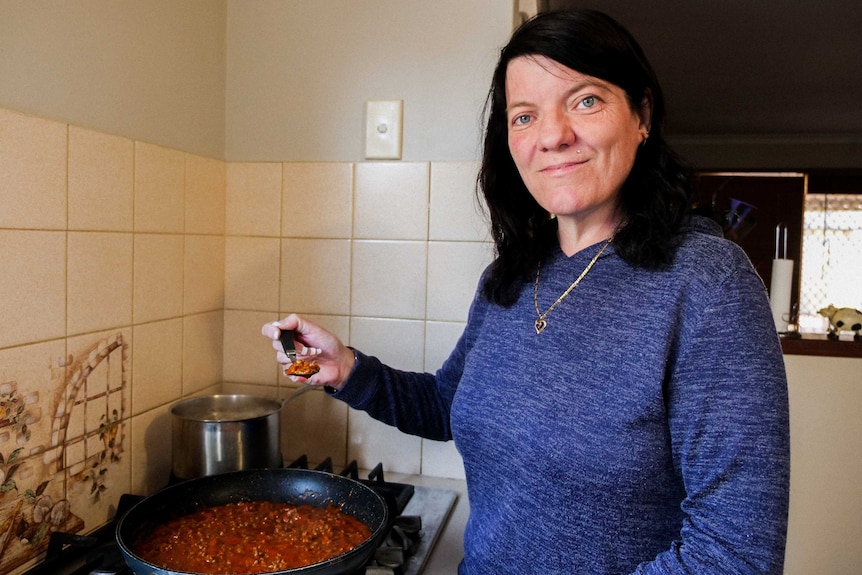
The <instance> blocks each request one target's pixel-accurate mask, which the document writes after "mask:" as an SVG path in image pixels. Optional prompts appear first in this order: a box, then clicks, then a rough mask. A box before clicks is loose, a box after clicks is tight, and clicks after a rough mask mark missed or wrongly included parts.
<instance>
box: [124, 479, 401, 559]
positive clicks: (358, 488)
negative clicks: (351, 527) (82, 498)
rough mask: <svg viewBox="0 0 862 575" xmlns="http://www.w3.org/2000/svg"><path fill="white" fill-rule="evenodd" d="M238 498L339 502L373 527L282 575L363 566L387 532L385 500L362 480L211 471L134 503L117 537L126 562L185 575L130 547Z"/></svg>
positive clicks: (287, 501)
mask: <svg viewBox="0 0 862 575" xmlns="http://www.w3.org/2000/svg"><path fill="white" fill-rule="evenodd" d="M238 501H272V502H276V503H290V504H293V505H301V504H311V505H315V506H318V507H325V506H327V505H330V504H332V505H338V506H340V507H341V510H342V511H344V512H345V513H348V514H349V515H353V516H354V517H356V518H357V519H359V520H360V521H362V522H363V523H365V524H366V525H367V526H368V527H369V528H370V529H371V537H369V538H368V539H367V540H365V541H364V542H363V543H361V544H360V545H359V546H357V547H355V548H353V549H351V550H350V551H348V552H347V553H343V554H341V555H339V556H337V557H334V558H332V559H329V560H327V561H323V562H320V563H315V564H313V565H308V566H306V567H299V568H296V569H287V570H284V571H275V572H272V573H277V574H278V575H286V574H293V573H296V574H302V575H306V574H308V575H311V574H314V575H336V574H342V573H353V572H354V571H356V570H358V569H359V568H360V567H362V566H363V565H365V564H366V563H367V562H368V560H369V559H370V558H371V556H372V555H373V553H374V551H375V549H376V548H377V546H378V544H379V541H380V538H381V537H383V536H384V534H385V530H386V526H387V523H388V520H389V512H388V509H387V507H386V503H385V502H384V500H383V498H382V497H381V496H380V495H378V494H377V493H375V492H374V490H373V489H371V488H370V487H368V486H366V485H363V484H362V483H360V482H358V481H355V480H353V479H350V478H348V477H342V476H340V475H333V474H332V473H328V472H325V471H315V470H309V469H248V470H243V471H234V472H230V473H222V474H219V475H208V476H204V477H199V478H196V479H190V480H188V481H184V482H182V483H177V484H175V485H171V486H169V487H167V488H165V489H163V490H161V491H159V492H157V493H155V494H154V495H151V496H149V497H147V498H145V499H143V500H142V501H140V502H138V503H137V504H135V505H134V506H133V507H132V508H130V509H129V511H128V512H127V513H126V514H125V515H124V516H123V517H122V518H121V519H120V521H119V522H118V523H117V530H116V538H117V543H118V544H119V547H120V552H121V553H122V555H123V558H124V559H125V561H126V564H127V565H128V566H129V567H130V568H131V569H132V571H133V572H134V573H135V575H187V572H185V571H171V570H169V569H165V568H163V567H159V566H158V565H154V564H152V563H149V562H147V561H144V560H143V559H141V558H140V557H138V556H137V555H135V553H134V551H133V550H132V545H134V542H135V541H136V540H137V538H138V537H142V536H145V535H146V534H147V533H149V532H150V531H151V530H152V529H153V528H155V527H156V526H158V525H160V524H162V523H165V522H167V521H170V520H171V519H174V518H176V517H179V516H181V515H186V514H188V513H192V512H193V511H195V510H197V509H199V508H201V507H212V506H216V505H224V504H227V503H235V502H238Z"/></svg>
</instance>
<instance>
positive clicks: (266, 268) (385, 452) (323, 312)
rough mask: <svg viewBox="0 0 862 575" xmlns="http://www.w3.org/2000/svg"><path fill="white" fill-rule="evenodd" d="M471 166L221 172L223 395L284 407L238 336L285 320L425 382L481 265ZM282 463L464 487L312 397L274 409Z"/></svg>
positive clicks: (403, 440)
mask: <svg viewBox="0 0 862 575" xmlns="http://www.w3.org/2000/svg"><path fill="white" fill-rule="evenodd" d="M476 167H477V166H476V164H475V163H472V162H464V163H447V162H430V163H429V162H368V163H357V164H349V163H284V164H279V163H243V164H233V163H231V164H228V166H227V182H228V183H227V200H226V204H227V223H226V236H227V238H226V245H225V269H226V274H225V278H226V279H225V346H224V379H225V381H226V383H225V389H226V390H230V391H237V392H251V393H256V394H268V395H274V394H275V393H280V395H281V397H285V396H286V395H287V393H289V392H290V388H289V387H288V388H287V389H280V390H279V389H277V387H278V386H282V387H287V386H288V384H290V382H289V381H288V380H285V379H284V378H283V376H281V374H280V373H279V371H278V368H277V365H276V364H275V363H274V359H273V352H272V349H271V348H270V347H269V346H260V345H259V342H257V341H255V340H254V338H253V337H252V338H250V337H249V334H257V333H259V331H260V326H261V325H263V324H264V323H266V322H268V321H273V320H275V319H279V318H281V317H283V316H285V315H286V314H288V313H290V312H296V313H300V314H303V315H306V316H308V317H309V318H310V319H313V320H315V321H318V322H319V323H321V324H322V325H324V326H325V327H327V328H329V329H330V330H332V331H333V332H334V333H336V334H337V335H339V336H340V337H341V338H342V339H343V340H344V341H345V342H347V343H349V344H351V345H353V346H356V347H358V348H359V349H362V350H363V351H364V352H366V353H370V354H372V355H376V356H378V357H380V358H381V359H382V360H383V361H385V362H387V363H389V364H391V365H394V366H396V367H399V368H402V369H409V370H415V371H433V370H435V369H437V368H438V367H439V366H440V365H441V364H442V362H443V360H444V359H445V358H446V356H447V355H448V353H449V351H450V350H451V348H452V346H453V345H454V343H455V341H456V340H457V338H458V336H459V335H460V334H461V330H462V329H463V323H464V321H465V319H466V316H467V311H468V308H469V305H470V301H471V300H472V297H473V293H474V291H475V287H476V282H477V281H478V278H479V274H480V273H481V271H482V270H483V269H484V267H485V266H486V265H487V263H488V262H489V261H490V259H491V253H492V246H491V244H490V243H489V241H488V240H487V238H486V235H485V231H484V229H485V226H484V224H483V219H482V218H483V216H482V215H481V210H480V209H479V204H478V200H477V199H476V195H475V191H474V190H475V173H476ZM282 424H283V451H284V453H285V456H286V457H288V458H292V457H296V456H298V455H300V454H307V455H308V457H309V458H310V459H311V460H312V461H320V460H322V459H323V458H324V457H332V458H333V460H334V461H335V462H336V463H339V462H345V461H348V460H350V459H356V460H357V461H358V463H359V465H360V466H362V467H370V466H373V465H374V464H375V463H376V462H378V461H382V462H383V463H384V467H385V468H386V469H392V470H394V471H401V472H407V473H420V472H421V473H424V474H428V475H438V476H446V477H462V476H463V469H462V467H461V462H460V458H459V457H458V454H457V452H456V451H455V449H454V447H453V446H452V444H451V443H439V442H432V441H423V440H420V439H419V438H416V437H412V436H407V435H404V434H401V433H399V432H397V431H395V430H393V429H392V428H389V427H387V426H385V425H383V424H381V423H379V422H376V421H374V420H372V419H371V418H370V417H368V416H366V415H365V414H363V413H358V412H354V411H351V410H348V409H347V408H346V407H345V406H344V405H342V404H340V403H339V402H337V401H334V400H332V399H330V398H327V397H325V396H323V395H322V394H310V395H309V394H306V395H303V396H301V398H299V399H297V400H296V401H295V402H292V403H289V404H287V406H286V407H285V408H284V417H283V419H282Z"/></svg>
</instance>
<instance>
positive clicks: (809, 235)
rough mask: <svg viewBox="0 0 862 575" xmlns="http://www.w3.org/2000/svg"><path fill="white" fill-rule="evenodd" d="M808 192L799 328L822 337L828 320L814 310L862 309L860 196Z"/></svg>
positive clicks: (803, 242) (804, 228)
mask: <svg viewBox="0 0 862 575" xmlns="http://www.w3.org/2000/svg"><path fill="white" fill-rule="evenodd" d="M812 183H813V182H812ZM860 191H862V190H860ZM810 192H811V190H809V194H808V195H807V196H806V198H805V215H804V226H803V234H802V264H801V266H800V267H801V270H800V271H801V281H800V294H799V330H800V331H801V332H803V333H805V332H808V333H823V332H825V331H827V329H828V327H829V322H828V320H827V319H826V318H825V317H823V316H821V315H820V314H818V313H817V312H818V310H820V309H822V308H824V307H826V306H828V305H830V304H832V305H834V306H835V307H852V308H856V309H862V285H860V273H859V269H860V266H862V256H860V254H862V195H859V194H848V193H810Z"/></svg>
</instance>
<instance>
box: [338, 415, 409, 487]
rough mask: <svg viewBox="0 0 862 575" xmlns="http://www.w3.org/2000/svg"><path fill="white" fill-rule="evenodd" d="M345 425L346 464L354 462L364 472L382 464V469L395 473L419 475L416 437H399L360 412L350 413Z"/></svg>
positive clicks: (389, 428)
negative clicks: (350, 461) (353, 460)
mask: <svg viewBox="0 0 862 575" xmlns="http://www.w3.org/2000/svg"><path fill="white" fill-rule="evenodd" d="M348 422H349V425H348V428H347V438H348V446H347V458H348V460H352V459H355V460H356V463H357V464H359V467H360V468H363V469H371V468H373V467H374V466H375V465H377V463H383V469H385V470H387V471H391V472H394V473H419V472H420V471H421V469H422V440H421V439H420V438H419V437H417V436H415V435H407V434H406V433H401V432H400V431H398V430H397V429H395V428H394V427H390V426H389V425H386V424H384V423H381V422H379V421H377V420H376V419H372V418H371V417H370V416H369V415H368V414H366V413H365V412H362V411H356V410H350V416H349V419H348Z"/></svg>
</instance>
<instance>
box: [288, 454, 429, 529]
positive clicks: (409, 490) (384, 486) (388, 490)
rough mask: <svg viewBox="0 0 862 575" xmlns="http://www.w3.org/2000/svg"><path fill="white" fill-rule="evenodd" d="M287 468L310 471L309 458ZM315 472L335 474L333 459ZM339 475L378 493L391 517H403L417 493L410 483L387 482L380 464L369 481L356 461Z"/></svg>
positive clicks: (324, 462)
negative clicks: (405, 509)
mask: <svg viewBox="0 0 862 575" xmlns="http://www.w3.org/2000/svg"><path fill="white" fill-rule="evenodd" d="M286 467H287V468H289V469H290V468H292V469H309V463H308V457H307V456H306V455H304V454H303V455H300V456H299V457H297V458H296V459H295V460H293V461H292V462H290V463H289V464H287V465H286ZM314 470H315V471H326V472H328V473H335V471H334V469H333V464H332V458H331V457H327V458H326V459H324V460H323V461H322V462H321V463H320V464H318V465H317V466H316V467H315V468H314ZM338 475H341V476H342V477H348V478H350V479H353V480H355V481H359V482H360V483H362V484H364V485H367V486H368V487H370V488H372V489H373V490H374V491H376V492H377V493H378V494H379V495H380V496H381V497H383V500H384V501H386V506H387V507H388V509H389V516H390V517H397V516H399V515H401V513H402V512H403V511H404V508H405V507H406V506H407V504H408V503H409V502H410V498H411V497H413V493H414V491H415V489H414V487H413V486H412V485H410V484H408V483H396V482H390V481H386V478H385V477H384V474H383V464H382V463H378V464H377V465H375V466H374V468H373V469H372V470H371V471H370V472H369V473H368V478H367V479H362V478H360V477H359V465H358V464H357V463H356V460H355V459H354V460H352V461H350V462H349V463H348V464H347V465H346V466H344V467H343V468H342V469H341V470H340V471H339V472H338Z"/></svg>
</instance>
